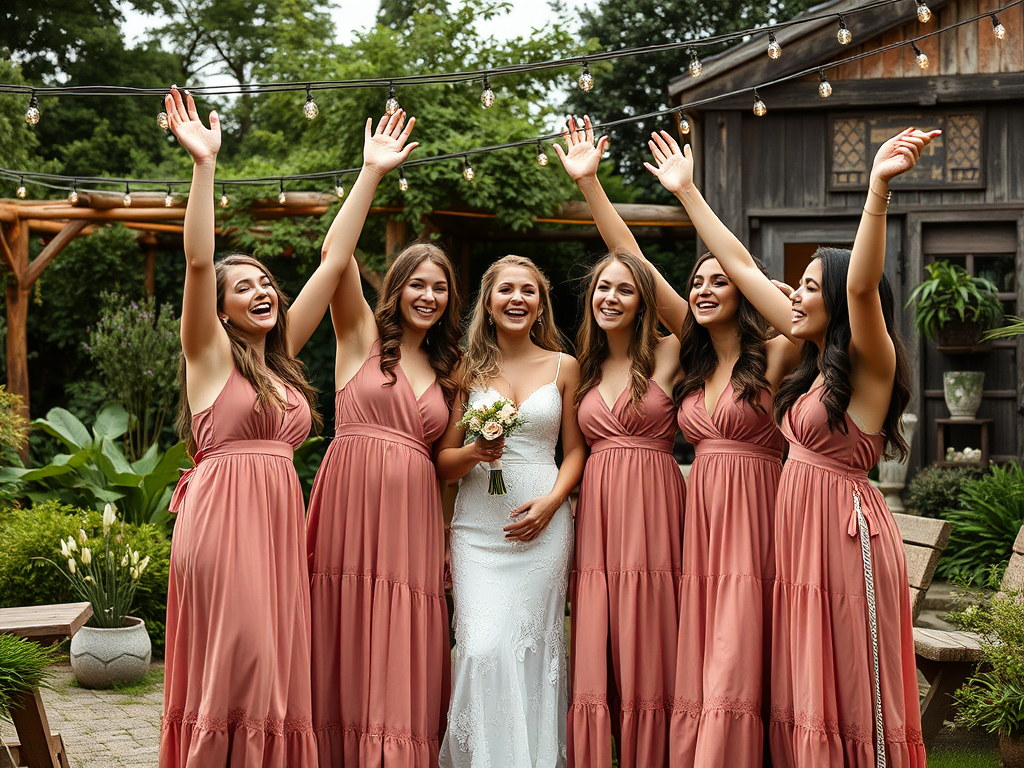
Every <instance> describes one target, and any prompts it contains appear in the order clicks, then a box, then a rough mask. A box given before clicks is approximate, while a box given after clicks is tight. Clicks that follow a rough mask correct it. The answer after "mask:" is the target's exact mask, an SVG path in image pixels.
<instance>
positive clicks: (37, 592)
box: [0, 501, 171, 655]
mask: <svg viewBox="0 0 1024 768" xmlns="http://www.w3.org/2000/svg"><path fill="white" fill-rule="evenodd" d="M79 529H83V530H84V531H85V533H86V537H87V539H88V540H89V541H90V542H93V543H94V544H93V546H95V547H96V548H99V547H101V546H102V537H103V516H102V515H101V514H100V513H99V512H96V511H94V510H83V509H76V508H75V507H70V506H64V505H61V504H59V503H57V502H55V501H48V502H45V503H43V504H39V505H37V506H35V507H32V508H31V509H11V510H7V511H6V512H5V513H4V515H3V517H2V518H0V542H3V543H2V544H0V608H8V607H13V606H18V605H47V604H49V603H69V602H78V601H79V598H78V596H77V594H75V592H74V590H73V589H72V587H71V584H70V583H69V582H68V580H67V579H66V578H64V576H63V575H62V574H61V573H60V571H58V570H57V569H56V568H54V567H53V566H52V565H51V564H50V563H47V562H45V561H44V560H37V559H33V558H53V557H54V553H55V552H60V542H61V539H67V537H68V536H74V537H77V536H78V535H79V534H78V531H79ZM120 536H121V538H122V541H121V543H122V544H124V545H125V546H128V547H131V548H132V549H137V550H138V551H139V553H140V555H141V556H142V557H146V556H149V557H150V563H149V567H148V568H146V570H145V571H144V572H143V573H142V575H141V577H140V578H139V585H138V590H137V591H136V593H135V605H136V610H135V615H136V616H139V617H140V618H142V619H145V621H146V626H147V628H148V629H149V635H150V638H151V639H152V641H153V652H154V653H155V654H157V655H163V647H164V622H165V621H166V618H167V577H168V572H169V568H170V552H171V543H170V540H169V539H168V538H167V537H166V535H165V534H164V533H163V531H162V530H160V529H159V528H156V527H155V526H152V525H132V524H130V523H125V524H124V525H123V526H122V528H121V530H120Z"/></svg>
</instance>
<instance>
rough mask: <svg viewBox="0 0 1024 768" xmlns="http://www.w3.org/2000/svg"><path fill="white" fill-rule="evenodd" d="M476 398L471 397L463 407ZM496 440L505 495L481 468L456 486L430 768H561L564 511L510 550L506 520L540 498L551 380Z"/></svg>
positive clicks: (547, 462)
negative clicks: (448, 675) (446, 691)
mask: <svg viewBox="0 0 1024 768" xmlns="http://www.w3.org/2000/svg"><path fill="white" fill-rule="evenodd" d="M482 394H483V392H482V391H479V390H473V391H472V392H470V396H469V402H470V404H471V405H472V404H473V403H474V401H475V400H476V399H478V398H479V397H480V396H481V395H482ZM520 413H521V414H522V415H523V418H524V419H525V424H524V426H523V427H522V429H521V430H520V431H519V432H518V433H517V434H515V435H513V436H512V437H510V438H508V440H506V442H505V452H504V455H503V456H502V466H503V469H502V471H503V473H504V476H505V485H506V487H507V488H508V493H506V494H505V495H503V496H490V495H488V493H487V481H488V470H487V467H486V465H480V466H477V467H475V468H474V469H473V470H472V471H471V472H470V473H469V474H468V475H467V476H466V477H465V478H464V479H463V480H462V483H461V486H460V489H459V495H458V499H457V500H456V503H455V516H454V519H453V520H452V527H451V559H452V579H453V594H454V598H455V654H454V659H453V669H452V701H451V707H450V709H449V713H448V733H447V735H446V736H445V740H444V743H443V744H442V746H441V759H440V762H441V765H442V766H452V767H456V766H457V767H459V768H461V767H463V766H474V768H482V767H483V768H485V767H486V766H495V768H497V767H498V766H501V768H514V767H515V766H534V765H545V766H562V765H564V764H565V725H566V710H567V706H568V695H567V694H568V685H567V682H566V679H567V671H568V669H567V667H568V665H567V661H566V655H565V637H564V627H565V624H564V622H565V600H566V594H567V591H568V586H569V564H570V560H571V556H572V541H573V535H572V515H571V512H570V508H569V503H568V502H566V503H565V504H563V505H562V507H561V508H559V510H558V511H557V512H556V513H555V515H554V517H552V519H551V522H550V523H549V524H548V527H547V528H546V529H545V531H544V532H543V533H542V534H541V535H540V536H539V537H538V538H537V539H536V540H534V541H531V542H509V541H506V540H505V534H504V531H503V530H502V529H503V528H504V527H505V526H506V525H508V523H509V522H510V518H509V512H510V511H511V510H513V509H515V508H516V507H518V506H519V505H521V504H524V503H525V502H527V501H530V500H532V499H535V498H537V497H538V496H542V495H544V494H546V493H549V492H550V491H551V488H552V486H553V485H554V482H555V478H556V476H557V474H558V468H557V467H556V465H555V461H554V455H555V444H556V443H557V441H558V436H559V432H560V428H561V417H562V400H561V395H560V393H559V391H558V387H557V385H556V383H555V382H550V383H548V384H545V385H544V386H542V387H541V388H540V389H538V390H536V391H535V392H533V394H531V395H530V396H529V397H528V398H526V400H524V401H523V403H522V404H521V405H520Z"/></svg>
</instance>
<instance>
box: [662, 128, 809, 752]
mask: <svg viewBox="0 0 1024 768" xmlns="http://www.w3.org/2000/svg"><path fill="white" fill-rule="evenodd" d="M651 148H652V150H653V151H654V153H655V157H656V158H657V159H658V160H659V164H658V167H654V166H652V165H650V164H647V168H648V169H649V170H650V171H651V172H652V173H653V174H654V175H655V176H657V177H658V180H659V181H660V182H661V183H662V185H663V186H664V187H665V188H666V189H667V190H668V191H669V192H673V193H676V194H678V190H679V189H680V188H681V187H682V186H683V183H684V181H686V180H689V179H690V178H691V177H692V167H691V165H689V164H688V161H683V158H682V155H680V154H679V153H678V145H676V143H675V141H674V140H673V139H672V138H671V137H670V136H669V135H668V134H667V133H665V132H662V133H661V134H657V133H655V134H652V141H651ZM685 202H686V200H685V199H684V203H685ZM686 210H687V213H688V215H689V216H690V220H691V221H692V222H693V224H694V226H695V227H696V228H697V232H698V234H699V235H700V237H701V239H702V240H703V241H704V242H705V243H707V245H708V247H710V248H711V253H706V254H704V255H703V256H702V257H701V258H699V259H698V260H697V263H696V264H695V265H694V268H693V271H692V272H691V273H690V280H689V286H690V294H689V306H690V310H691V311H690V314H689V315H688V316H687V317H686V319H685V320H684V321H683V331H682V349H683V368H684V370H685V372H686V373H685V376H684V378H683V381H682V383H681V384H680V386H679V387H678V388H677V390H676V397H677V400H678V401H679V403H680V405H679V426H680V427H681V428H682V430H683V434H684V436H685V437H686V439H687V440H688V441H689V442H690V443H692V444H693V446H694V450H695V453H696V457H695V459H694V462H693V467H692V468H691V470H690V477H689V486H690V494H689V497H688V499H687V509H686V528H685V533H684V536H683V577H682V580H681V583H680V632H679V644H678V652H677V657H676V658H677V666H676V678H675V704H674V711H673V715H672V760H671V764H672V766H673V768H677V767H678V768H693V766H701V767H704V766H732V765H743V766H752V767H753V766H760V765H761V764H762V759H763V756H764V754H765V752H766V748H767V740H766V728H765V726H766V724H767V722H768V715H769V701H770V697H769V684H770V661H771V647H772V638H771V620H772V590H773V583H774V578H775V545H774V538H775V536H774V525H775V520H774V518H775V496H776V492H777V490H778V485H779V476H780V474H781V469H782V464H781V457H782V447H783V438H782V435H781V434H780V432H779V430H778V429H777V428H776V426H775V423H774V421H773V419H772V412H771V408H772V395H773V393H775V392H776V391H777V390H778V388H779V385H780V384H781V382H782V380H783V378H784V377H785V376H786V374H788V373H789V372H790V371H791V370H792V369H793V368H794V367H795V366H796V364H797V362H798V361H799V357H800V345H801V344H800V342H799V341H797V342H796V343H794V341H792V340H790V339H787V338H786V337H785V336H780V335H776V336H774V337H771V336H770V334H769V330H770V329H769V326H768V324H767V322H766V321H765V320H764V318H762V316H761V315H760V314H758V312H757V311H756V310H755V309H754V307H753V306H752V304H751V301H750V300H749V299H748V297H749V296H752V295H753V294H751V293H749V292H746V293H744V292H741V289H740V287H739V283H738V282H736V281H734V280H732V279H731V276H732V275H733V267H732V266H727V265H730V264H736V263H744V264H750V265H754V264H755V262H754V260H753V259H752V257H751V256H750V254H749V253H747V250H746V248H744V246H743V244H742V243H740V241H739V240H737V239H736V237H735V236H734V235H733V234H732V233H731V232H730V231H729V230H728V228H727V227H726V226H725V225H724V224H723V223H722V222H721V221H720V220H719V219H718V217H717V216H715V214H714V212H713V211H711V209H710V208H709V207H707V206H706V205H705V206H703V207H701V208H693V207H691V206H690V205H687V206H686ZM752 268H753V269H755V270H757V274H758V275H759V276H760V277H761V279H762V281H763V283H762V284H759V285H757V286H756V287H755V289H754V290H770V291H771V292H772V296H773V298H774V297H777V298H778V299H780V300H782V301H785V298H784V296H783V294H781V293H779V292H778V291H777V290H776V289H775V288H774V287H773V286H772V284H771V282H769V281H768V278H767V277H766V276H765V275H764V270H763V268H762V267H761V266H760V265H756V266H753V267H752ZM749 290H750V289H749V288H748V291H749Z"/></svg>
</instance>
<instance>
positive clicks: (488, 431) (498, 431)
mask: <svg viewBox="0 0 1024 768" xmlns="http://www.w3.org/2000/svg"><path fill="white" fill-rule="evenodd" d="M504 432H505V428H504V427H502V426H501V424H499V423H498V422H496V421H488V422H487V423H486V424H484V428H483V429H481V430H480V434H481V435H482V436H483V438H484V440H497V439H498V438H499V437H501V436H502V434H504Z"/></svg>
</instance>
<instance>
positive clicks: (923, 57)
mask: <svg viewBox="0 0 1024 768" xmlns="http://www.w3.org/2000/svg"><path fill="white" fill-rule="evenodd" d="M910 47H911V48H913V49H914V59H915V60H916V61H917V66H919V67H920V68H921V69H928V54H926V53H925V52H924V51H922V50H921V49H920V48H918V47H917V44H916V43H915V42H914V41H913V40H911V41H910Z"/></svg>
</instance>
